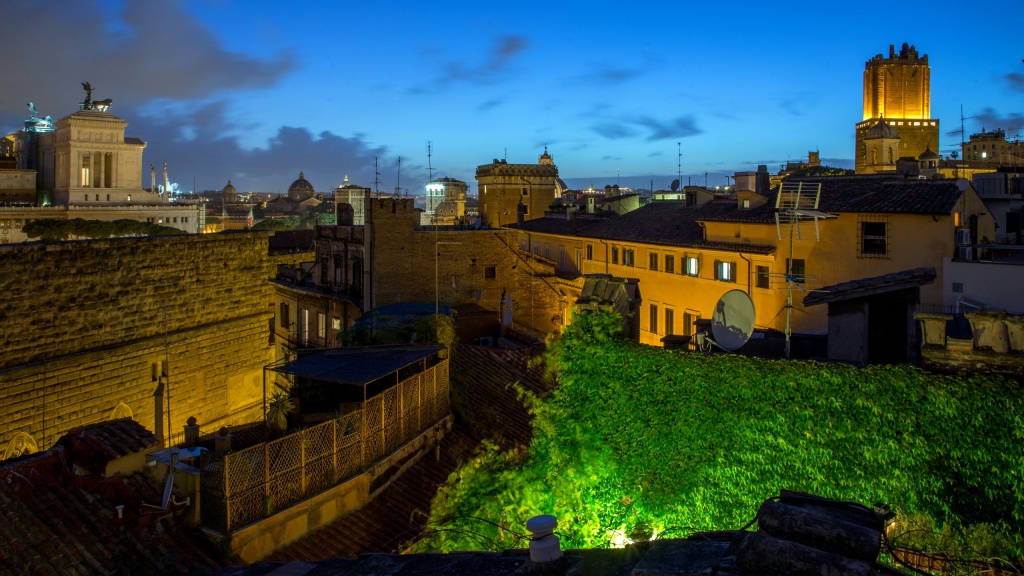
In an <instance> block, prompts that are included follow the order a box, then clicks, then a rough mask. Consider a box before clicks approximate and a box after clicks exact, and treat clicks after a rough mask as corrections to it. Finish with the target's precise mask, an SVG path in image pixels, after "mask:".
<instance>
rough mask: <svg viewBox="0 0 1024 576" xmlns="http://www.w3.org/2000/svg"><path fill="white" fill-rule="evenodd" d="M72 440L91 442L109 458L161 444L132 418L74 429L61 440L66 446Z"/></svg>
mask: <svg viewBox="0 0 1024 576" xmlns="http://www.w3.org/2000/svg"><path fill="white" fill-rule="evenodd" d="M72 438H77V439H83V440H88V441H90V443H91V444H92V445H93V446H94V447H95V448H100V449H102V450H103V452H104V454H103V455H104V456H107V457H109V458H117V457H119V456H127V455H129V454H134V453H136V452H142V451H144V450H146V449H148V448H150V447H152V446H154V445H156V444H157V443H158V442H159V440H158V439H157V437H156V435H154V434H153V433H152V432H150V431H149V430H147V429H146V427H145V426H143V425H142V424H139V423H138V422H136V421H135V420H132V419H131V418H121V419H119V420H109V421H106V422H100V423H97V424H90V425H88V426H81V427H79V428H74V429H72V430H71V431H70V432H68V433H67V434H66V435H65V436H64V438H62V439H61V442H62V443H65V444H66V443H68V442H69V440H70V439H72Z"/></svg>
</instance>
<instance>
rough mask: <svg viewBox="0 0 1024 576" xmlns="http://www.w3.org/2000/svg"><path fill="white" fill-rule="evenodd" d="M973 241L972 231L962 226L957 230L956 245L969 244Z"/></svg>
mask: <svg viewBox="0 0 1024 576" xmlns="http://www.w3.org/2000/svg"><path fill="white" fill-rule="evenodd" d="M970 243H971V231H970V230H969V229H966V228H961V229H959V230H957V231H956V245H957V246H968V245H970Z"/></svg>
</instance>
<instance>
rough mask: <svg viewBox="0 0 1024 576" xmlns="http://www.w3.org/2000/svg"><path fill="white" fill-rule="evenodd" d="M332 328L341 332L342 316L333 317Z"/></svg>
mask: <svg viewBox="0 0 1024 576" xmlns="http://www.w3.org/2000/svg"><path fill="white" fill-rule="evenodd" d="M331 330H334V331H335V332H341V318H338V317H337V316H333V317H331Z"/></svg>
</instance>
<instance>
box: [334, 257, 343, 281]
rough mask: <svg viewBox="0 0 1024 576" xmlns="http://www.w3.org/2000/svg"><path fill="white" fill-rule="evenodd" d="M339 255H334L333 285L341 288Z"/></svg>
mask: <svg viewBox="0 0 1024 576" xmlns="http://www.w3.org/2000/svg"><path fill="white" fill-rule="evenodd" d="M341 270H342V268H341V255H339V254H335V255H334V285H335V286H341Z"/></svg>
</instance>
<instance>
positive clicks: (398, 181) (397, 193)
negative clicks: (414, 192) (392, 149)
mask: <svg viewBox="0 0 1024 576" xmlns="http://www.w3.org/2000/svg"><path fill="white" fill-rule="evenodd" d="M401 195H402V157H401V156H399V157H398V176H397V177H396V178H395V196H401Z"/></svg>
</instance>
